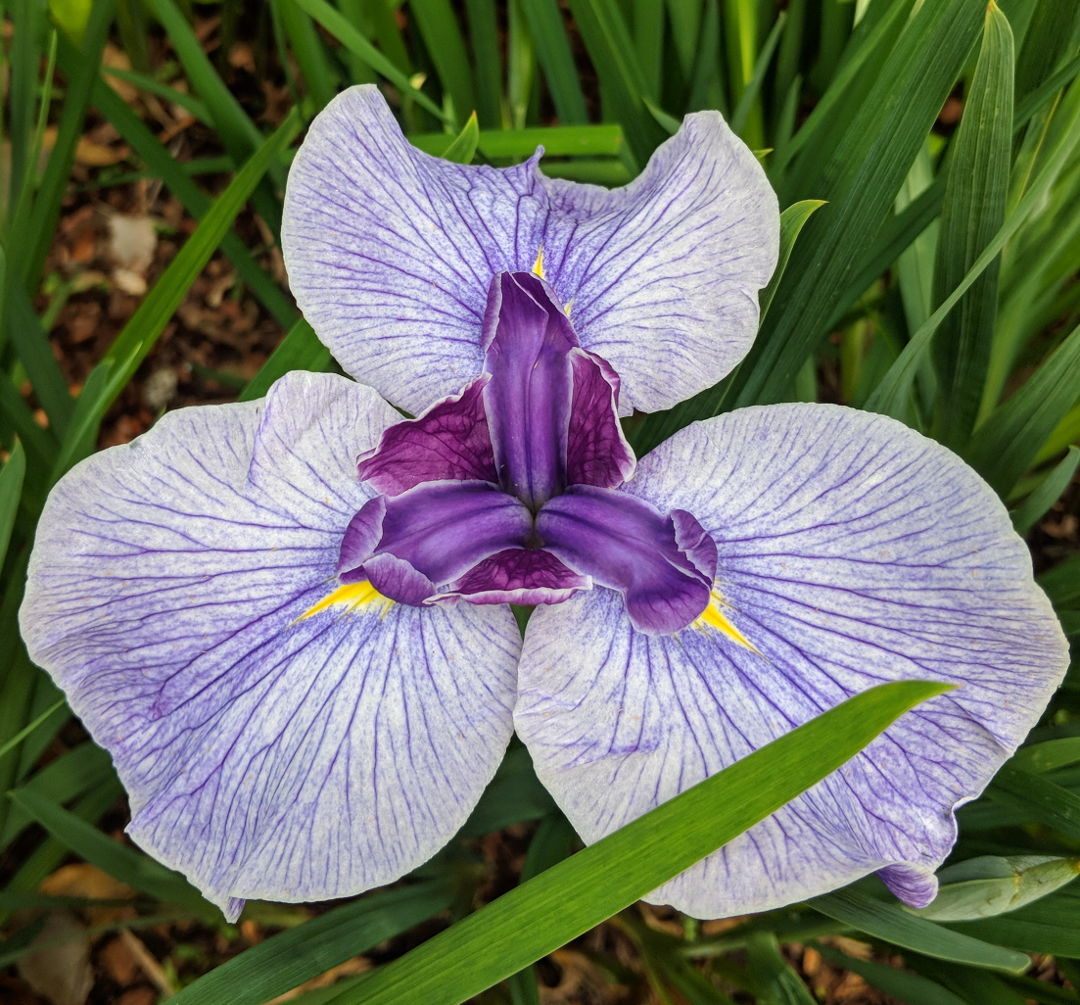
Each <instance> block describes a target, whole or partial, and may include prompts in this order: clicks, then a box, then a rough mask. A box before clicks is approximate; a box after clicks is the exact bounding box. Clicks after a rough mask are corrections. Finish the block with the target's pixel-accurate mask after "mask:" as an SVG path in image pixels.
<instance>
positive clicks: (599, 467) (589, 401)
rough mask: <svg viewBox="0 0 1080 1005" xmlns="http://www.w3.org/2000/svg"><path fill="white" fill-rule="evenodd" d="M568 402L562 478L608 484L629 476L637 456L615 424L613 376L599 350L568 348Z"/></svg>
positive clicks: (616, 383)
mask: <svg viewBox="0 0 1080 1005" xmlns="http://www.w3.org/2000/svg"><path fill="white" fill-rule="evenodd" d="M570 365H571V367H572V369H573V382H574V392H573V402H572V405H571V408H570V422H569V429H568V430H567V436H566V480H567V482H568V483H569V484H571V485H596V486H599V487H600V488H603V489H612V488H615V487H616V486H618V485H621V484H622V483H623V482H625V481H627V480H629V478H630V477H631V476H632V475H633V473H634V467H635V466H636V464H637V461H636V459H635V457H634V451H633V450H631V449H630V444H629V443H627V442H626V437H624V436H623V431H622V426H621V425H619V413H618V404H619V378H618V375H617V374H616V373H615V371H614V370H612V369H611V367H610V366H608V364H607V363H606V362H605V361H604V360H602V359H601V358H600V357H599V356H594V355H593V354H592V353H590V352H586V351H585V350H584V349H572V350H571V351H570Z"/></svg>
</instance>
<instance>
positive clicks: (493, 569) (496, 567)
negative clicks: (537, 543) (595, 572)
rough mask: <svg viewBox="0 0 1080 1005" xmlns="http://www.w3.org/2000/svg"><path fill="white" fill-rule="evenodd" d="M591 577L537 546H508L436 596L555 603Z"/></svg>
mask: <svg viewBox="0 0 1080 1005" xmlns="http://www.w3.org/2000/svg"><path fill="white" fill-rule="evenodd" d="M591 587H592V580H591V579H590V578H589V577H588V576H582V575H579V574H578V573H576V572H574V571H573V570H572V569H568V568H567V567H566V566H565V565H563V563H562V562H560V561H559V560H558V559H557V558H556V557H555V556H554V555H552V554H550V553H549V552H547V551H544V550H543V549H540V548H530V549H525V548H508V549H507V550H505V551H500V552H498V553H497V554H495V555H491V556H489V557H488V558H485V559H484V560H483V561H482V562H480V563H479V564H477V565H475V566H473V567H472V568H471V569H470V570H469V571H468V572H466V573H465V575H464V576H462V577H461V578H460V579H458V580H457V581H456V582H453V583H451V584H450V592H449V593H446V594H442V595H440V596H439V597H438V598H437V599H438V600H440V601H443V600H456V599H461V600H467V601H469V603H473V604H506V603H509V604H557V603H559V602H561V601H563V600H566V599H567V598H568V597H570V596H571V595H572V594H573V593H574V592H576V591H577V590H588V589H590V588H591Z"/></svg>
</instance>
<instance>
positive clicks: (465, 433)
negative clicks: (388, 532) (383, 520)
mask: <svg viewBox="0 0 1080 1005" xmlns="http://www.w3.org/2000/svg"><path fill="white" fill-rule="evenodd" d="M489 380H490V378H489V377H481V378H479V379H477V380H474V381H472V382H470V383H469V384H467V385H466V386H465V388H464V390H462V392H461V393H460V394H455V395H452V396H451V397H449V398H444V399H443V400H442V401H437V402H435V404H434V405H432V406H431V407H430V408H429V409H428V410H427V411H426V412H424V414H423V415H419V416H417V417H416V418H415V419H406V420H405V421H404V422H397V423H395V424H394V425H392V426H391V427H390V428H389V429H387V430H386V432H384V433H383V435H382V438H381V439H380V440H379V445H378V447H377V448H375V449H374V450H368V451H365V452H364V453H363V454H362V455H361V456H360V457H359V458H358V461H359V463H358V465H357V471H358V473H359V475H360V477H361V479H363V480H364V481H366V482H369V483H370V485H371V487H372V488H373V489H375V490H376V491H378V492H385V493H387V494H388V495H400V494H401V493H402V492H407V491H408V490H409V489H411V488H413V487H414V486H416V485H419V484H420V483H421V482H435V481H446V480H450V479H457V480H459V481H465V480H467V479H479V480H480V481H486V482H493V481H495V480H496V479H497V478H498V474H497V473H496V471H495V456H494V454H493V453H492V450H491V437H490V436H489V435H488V423H487V414H486V412H485V411H484V387H485V386H486V385H487V383H488V381H489Z"/></svg>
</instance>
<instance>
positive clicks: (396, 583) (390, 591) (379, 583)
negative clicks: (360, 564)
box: [363, 552, 435, 607]
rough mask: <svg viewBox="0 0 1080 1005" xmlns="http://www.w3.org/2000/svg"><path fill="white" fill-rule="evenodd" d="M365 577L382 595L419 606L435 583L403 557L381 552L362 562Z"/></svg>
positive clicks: (431, 592)
mask: <svg viewBox="0 0 1080 1005" xmlns="http://www.w3.org/2000/svg"><path fill="white" fill-rule="evenodd" d="M363 578H364V579H367V580H368V581H369V582H370V583H371V585H372V586H374V587H375V589H376V590H378V591H379V592H380V593H381V594H382V595H383V596H384V597H389V598H390V599H391V600H396V601H397V602H398V603H399V604H411V605H412V606H413V607H419V606H420V605H421V604H422V603H423V602H424V601H425V600H426V599H427V598H428V597H430V596H432V595H433V594H434V593H435V584H434V583H433V582H432V581H431V580H430V579H428V577H427V576H425V575H424V574H423V573H422V572H419V571H417V569H416V568H415V567H414V566H413V565H412V564H411V563H410V562H407V561H406V560H405V559H403V558H398V557H397V556H396V555H391V554H390V553H389V552H382V553H380V554H378V555H372V556H371V558H369V559H368V560H367V561H366V562H365V563H364V576H363Z"/></svg>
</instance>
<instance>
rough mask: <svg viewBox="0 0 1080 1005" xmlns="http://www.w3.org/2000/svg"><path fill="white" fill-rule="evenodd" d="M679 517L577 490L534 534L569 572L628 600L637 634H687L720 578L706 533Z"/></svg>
mask: <svg viewBox="0 0 1080 1005" xmlns="http://www.w3.org/2000/svg"><path fill="white" fill-rule="evenodd" d="M676 513H678V514H679V515H678V517H673V516H671V515H668V516H664V515H663V514H661V513H658V512H657V511H656V510H655V509H653V508H652V507H651V506H649V505H648V504H647V503H644V502H641V501H640V500H638V499H635V498H633V497H632V496H628V495H625V494H624V493H621V492H613V491H611V490H610V489H600V488H593V487H591V486H574V487H572V488H570V489H568V490H567V491H566V492H565V493H564V494H563V495H560V496H557V497H555V498H554V499H552V500H550V501H549V502H548V503H547V504H546V505H545V506H544V508H543V509H542V510H541V511H540V513H539V515H538V516H537V520H536V530H537V533H538V534H539V536H540V539H541V542H542V544H543V546H544V547H545V548H546V549H547V550H549V551H551V552H552V554H554V555H555V556H556V557H558V558H559V559H561V560H562V561H563V562H565V563H566V564H567V565H568V566H570V568H572V569H574V570H576V571H577V572H579V573H582V574H583V575H589V576H592V577H593V579H595V580H596V582H597V583H599V584H601V585H602V586H607V587H610V588H611V589H614V590H618V591H619V592H620V593H622V595H623V599H624V601H625V603H626V610H627V613H628V614H629V615H630V620H631V621H632V622H633V624H634V627H635V628H637V629H638V630H639V631H642V632H646V633H647V634H650V635H659V634H667V633H671V632H677V631H679V630H680V629H683V628H685V627H686V626H687V625H689V624H690V622H692V621H693V620H694V619H695V618H697V617H698V616H699V615H700V614H701V612H702V611H703V610H705V607H706V606H707V605H708V603H709V593H710V590H711V588H712V581H713V577H714V575H715V573H716V558H715V555H716V551H715V546H713V549H712V562H711V566H710V563H709V562H708V557H709V549H708V547H707V546H706V545H705V544H704V543H703V540H702V537H701V535H704V533H705V532H704V531H703V530H701V527H700V525H698V524H697V521H696V520H694V518H693V517H692V516H691V515H690V514H689V513H685V512H683V511H681V510H678V511H676ZM691 521H692V523H691ZM695 525H696V526H695ZM699 531H700V534H699V533H698V532H699ZM705 536H706V537H707V535H705ZM686 547H689V552H687V551H686V550H684V548H686ZM699 563H701V564H702V565H703V566H704V567H701V565H699Z"/></svg>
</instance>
